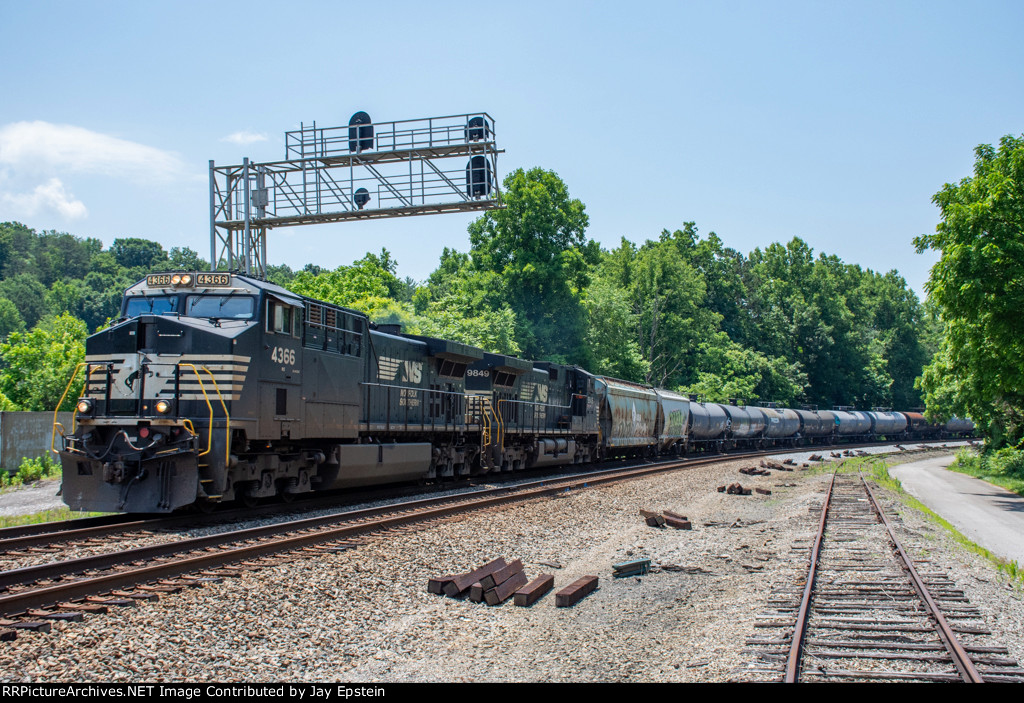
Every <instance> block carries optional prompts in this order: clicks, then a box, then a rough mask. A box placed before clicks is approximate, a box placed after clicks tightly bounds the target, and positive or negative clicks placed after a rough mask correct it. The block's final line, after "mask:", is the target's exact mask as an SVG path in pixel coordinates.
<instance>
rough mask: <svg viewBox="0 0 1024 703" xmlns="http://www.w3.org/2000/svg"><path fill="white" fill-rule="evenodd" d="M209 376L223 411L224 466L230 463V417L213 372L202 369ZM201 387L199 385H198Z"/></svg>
mask: <svg viewBox="0 0 1024 703" xmlns="http://www.w3.org/2000/svg"><path fill="white" fill-rule="evenodd" d="M203 371H205V372H206V373H207V374H209V376H210V380H211V381H212V382H213V388H214V390H216V391H217V399H218V400H219V401H220V407H221V408H223V409H224V422H225V427H224V466H225V467H227V465H228V464H229V463H230V461H229V459H230V458H231V415H230V414H229V413H228V406H227V403H225V402H224V394H223V393H221V392H220V386H218V385H217V379H216V378H214V377H213V372H212V371H210V369H208V368H206V367H205V366H204V367H203ZM200 385H201V384H200Z"/></svg>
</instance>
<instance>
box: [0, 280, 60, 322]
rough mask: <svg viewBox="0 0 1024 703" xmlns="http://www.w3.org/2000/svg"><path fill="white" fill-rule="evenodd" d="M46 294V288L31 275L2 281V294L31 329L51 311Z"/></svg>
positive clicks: (0, 286)
mask: <svg viewBox="0 0 1024 703" xmlns="http://www.w3.org/2000/svg"><path fill="white" fill-rule="evenodd" d="M46 293H47V291H46V286H44V285H43V284H42V283H40V282H39V279H38V278H36V276H35V275H33V274H31V273H19V274H17V275H15V276H11V277H9V278H4V280H2V281H0V294H2V295H3V296H4V297H5V298H7V299H8V300H10V301H11V302H12V303H14V305H15V306H16V307H17V308H18V312H19V313H20V314H21V317H22V319H24V320H25V324H26V325H28V326H29V327H32V326H33V325H35V324H36V323H37V322H39V320H40V319H41V318H42V317H43V316H44V315H45V314H46V312H47V310H49V307H48V306H47V302H46Z"/></svg>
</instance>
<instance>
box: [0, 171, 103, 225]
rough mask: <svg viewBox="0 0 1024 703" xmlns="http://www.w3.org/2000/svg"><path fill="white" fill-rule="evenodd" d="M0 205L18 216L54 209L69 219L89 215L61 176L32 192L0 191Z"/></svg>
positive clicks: (33, 214) (83, 204) (32, 214)
mask: <svg viewBox="0 0 1024 703" xmlns="http://www.w3.org/2000/svg"><path fill="white" fill-rule="evenodd" d="M0 206H3V209H4V210H8V209H10V210H11V211H13V212H14V213H15V215H16V216H18V217H33V216H35V215H36V213H38V212H40V211H53V212H56V213H57V214H58V215H60V216H61V217H63V218H65V219H67V220H79V219H82V218H84V217H87V216H88V215H89V212H88V211H87V210H86V209H85V203H83V202H82V201H81V200H76V199H75V196H74V195H72V194H71V193H69V192H67V190H65V188H64V184H63V183H61V182H60V179H59V178H51V179H50V180H48V181H47V182H46V183H43V184H42V185H38V186H36V188H35V190H33V191H32V192H31V193H0ZM0 219H6V217H5V218H0Z"/></svg>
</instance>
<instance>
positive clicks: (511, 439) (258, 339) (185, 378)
mask: <svg viewBox="0 0 1024 703" xmlns="http://www.w3.org/2000/svg"><path fill="white" fill-rule="evenodd" d="M121 314H122V317H121V318H120V319H119V320H117V321H116V322H115V323H114V324H113V325H111V326H110V327H109V328H107V329H105V330H102V331H100V332H97V333H96V334H94V335H92V336H91V337H89V339H88V341H87V342H86V361H85V362H84V363H83V364H82V365H81V366H80V367H79V369H78V370H77V371H76V376H77V375H79V374H81V375H84V378H85V387H84V390H83V392H82V397H81V398H80V399H79V400H78V403H77V407H76V411H75V416H74V422H73V423H72V426H71V427H69V428H64V427H61V426H59V425H57V424H56V423H55V433H56V434H59V437H60V448H59V452H60V457H61V463H62V469H63V473H64V484H63V497H64V501H65V502H66V503H67V504H68V505H69V506H70V507H71V508H72V509H74V510H92V511H114V512H138V513H161V512H171V511H174V510H178V509H181V508H185V507H187V506H193V505H194V506H197V507H200V508H205V507H208V506H211V505H214V504H216V503H219V502H225V501H233V500H239V501H242V502H244V503H252V502H254V501H256V500H258V499H260V498H268V497H275V496H279V497H281V498H282V499H285V500H287V499H290V498H291V497H293V496H295V495H297V494H302V493H308V492H310V491H318V490H327V489H333V488H340V487H350V486H365V485H376V484H385V483H396V482H407V481H416V480H424V479H444V478H457V477H461V476H468V475H472V474H479V473H486V472H498V471H515V470H519V469H525V468H530V467H536V466H554V465H563V464H580V463H586V462H592V461H596V460H599V459H602V458H606V457H612V456H626V455H648V456H653V455H656V454H666V453H668V454H682V453H686V452H691V451H721V450H725V449H729V448H732V447H734V446H744V445H745V446H767V445H791V446H796V445H800V444H828V443H832V442H834V441H836V440H837V439H844V440H858V439H865V440H866V439H876V438H882V437H884V438H886V439H894V440H901V439H907V438H913V437H923V436H929V435H933V436H939V435H944V436H953V435H965V434H970V433H971V432H972V431H973V429H974V425H973V424H972V423H971V422H970V421H966V420H958V419H953V420H951V421H950V422H948V423H946V424H945V425H944V426H939V425H931V424H929V423H927V422H926V420H925V419H924V417H923V416H922V415H920V414H918V413H912V412H907V413H901V412H890V411H883V410H877V411H871V412H860V411H856V410H852V409H849V408H837V409H835V410H814V409H801V410H794V409H789V408H778V407H754V406H744V405H732V404H730V405H722V404H717V403H704V402H698V400H697V399H696V398H692V397H686V396H683V395H679V394H677V393H673V392H671V391H667V390H662V389H659V388H652V387H650V386H645V385H640V384H636V383H630V382H627V381H621V380H617V379H613V378H607V377H603V376H598V375H595V374H592V373H589V372H588V371H586V370H584V369H582V368H579V367H578V366H569V365H564V364H556V363H551V362H546V361H536V362H535V361H528V360H526V359H520V358H517V357H512V356H505V355H502V354H492V353H488V352H484V351H482V350H481V349H478V348H476V347H472V346H469V345H466V344H461V343H459V342H454V341H450V340H444V339H435V338H430V337H421V336H416V335H409V334H402V333H401V331H400V329H398V328H397V327H396V326H388V325H374V324H372V323H370V321H369V320H368V319H367V318H366V316H365V315H364V314H362V313H360V312H357V311H355V310H350V309H346V308H343V307H339V306H336V305H331V304H329V303H324V302H321V301H317V300H312V299H310V298H306V297H302V296H298V295H296V294H294V293H292V292H290V291H288V290H285V289H284V288H281V287H279V286H276V285H273V284H271V283H267V282H265V281H259V280H254V279H252V278H248V277H246V276H242V275H236V274H231V273H194V272H192V273H160V274H154V275H150V276H147V277H146V279H145V280H144V281H140V282H139V283H137V284H136V285H134V286H132V287H131V288H129V289H128V290H127V291H126V292H125V297H124V300H123V303H122V309H121ZM72 380H73V379H72ZM70 386H71V384H70V383H69V388H70ZM55 440H56V437H55Z"/></svg>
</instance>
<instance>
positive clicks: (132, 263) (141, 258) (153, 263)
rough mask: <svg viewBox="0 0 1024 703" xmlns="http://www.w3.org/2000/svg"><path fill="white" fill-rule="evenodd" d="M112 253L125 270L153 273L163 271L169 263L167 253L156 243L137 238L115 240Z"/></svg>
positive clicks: (111, 247) (111, 248) (111, 249)
mask: <svg viewBox="0 0 1024 703" xmlns="http://www.w3.org/2000/svg"><path fill="white" fill-rule="evenodd" d="M110 252H111V253H112V254H113V255H114V259H115V260H116V261H117V263H118V264H119V265H121V266H123V267H124V268H128V269H139V270H142V271H151V270H154V269H161V268H163V266H164V265H165V262H166V261H167V252H166V251H164V248H163V247H162V246H160V245H159V244H158V243H156V242H152V241H150V240H148V239H139V238H137V237H127V238H123V239H115V240H114V243H113V244H112V245H111V246H110Z"/></svg>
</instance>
